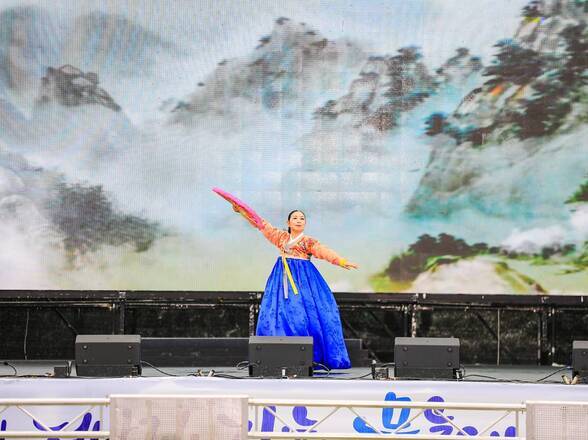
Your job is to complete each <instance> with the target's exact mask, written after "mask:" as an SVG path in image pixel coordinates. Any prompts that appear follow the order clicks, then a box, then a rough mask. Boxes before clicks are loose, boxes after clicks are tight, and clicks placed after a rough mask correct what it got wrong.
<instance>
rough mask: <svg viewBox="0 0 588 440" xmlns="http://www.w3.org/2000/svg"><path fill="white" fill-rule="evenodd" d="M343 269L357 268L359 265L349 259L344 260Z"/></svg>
mask: <svg viewBox="0 0 588 440" xmlns="http://www.w3.org/2000/svg"><path fill="white" fill-rule="evenodd" d="M343 268H344V269H347V270H349V269H359V266H358V265H357V264H355V263H352V262H351V261H346V262H345V264H344V265H343Z"/></svg>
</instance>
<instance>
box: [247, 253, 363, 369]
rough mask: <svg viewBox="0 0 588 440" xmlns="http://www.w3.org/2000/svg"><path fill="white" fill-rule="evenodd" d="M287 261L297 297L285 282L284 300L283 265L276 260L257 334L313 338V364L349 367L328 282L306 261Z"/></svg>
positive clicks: (289, 259)
mask: <svg viewBox="0 0 588 440" xmlns="http://www.w3.org/2000/svg"><path fill="white" fill-rule="evenodd" d="M287 261H288V266H289V267H290V272H291V273H292V278H293V279H294V283H295V284H296V287H297V289H298V295H296V294H294V292H293V291H292V287H291V286H290V283H288V298H285V297H284V296H285V295H284V283H283V276H284V265H283V263H282V259H281V257H278V260H277V261H276V264H275V265H274V268H273V270H272V273H271V274H270V276H269V278H268V280H267V284H266V286H265V291H264V294H263V298H262V300H261V308H260V311H259V320H258V321H257V331H256V334H257V335H258V336H312V337H313V341H314V344H313V348H314V362H316V363H319V364H323V365H326V366H327V367H328V368H330V369H332V368H337V369H342V368H351V362H350V361H349V355H348V354H347V348H346V347H345V341H344V339H343V330H342V328H341V318H340V317H339V308H338V307H337V303H336V302H335V297H334V296H333V293H332V292H331V289H329V286H328V285H327V282H326V281H325V279H324V278H323V277H322V276H321V274H320V273H319V271H318V270H317V268H316V267H315V266H314V264H312V263H311V262H310V261H309V260H303V259H299V258H288V259H287Z"/></svg>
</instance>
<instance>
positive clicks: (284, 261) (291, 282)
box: [282, 254, 298, 298]
mask: <svg viewBox="0 0 588 440" xmlns="http://www.w3.org/2000/svg"><path fill="white" fill-rule="evenodd" d="M282 264H283V265H284V273H285V274H286V276H287V277H288V281H290V286H292V291H293V292H294V295H298V288H297V287H296V283H295V282H294V278H292V272H290V266H288V262H287V261H286V257H285V256H284V254H282ZM287 288H288V287H287V286H286V284H285V283H284V296H285V297H286V298H287V297H288V292H287V291H286V289H287Z"/></svg>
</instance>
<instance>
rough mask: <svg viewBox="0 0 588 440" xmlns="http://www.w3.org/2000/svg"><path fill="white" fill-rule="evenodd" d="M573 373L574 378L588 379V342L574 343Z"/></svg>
mask: <svg viewBox="0 0 588 440" xmlns="http://www.w3.org/2000/svg"><path fill="white" fill-rule="evenodd" d="M572 371H573V376H580V377H581V378H588V341H574V342H573V343H572Z"/></svg>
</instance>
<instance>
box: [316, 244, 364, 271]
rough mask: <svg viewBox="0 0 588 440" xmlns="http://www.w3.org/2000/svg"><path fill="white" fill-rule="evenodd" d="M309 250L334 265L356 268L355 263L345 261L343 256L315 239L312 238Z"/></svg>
mask: <svg viewBox="0 0 588 440" xmlns="http://www.w3.org/2000/svg"><path fill="white" fill-rule="evenodd" d="M309 250H310V253H311V254H312V256H313V257H316V258H320V259H321V260H325V261H328V262H329V263H331V264H334V265H336V266H341V267H343V268H344V269H357V268H358V266H357V264H355V263H352V262H350V261H347V260H346V259H345V258H343V257H340V256H339V255H338V254H337V253H336V252H335V251H334V250H332V249H329V248H328V247H326V246H325V245H323V244H321V243H319V242H318V241H317V240H314V239H313V240H312V242H311V246H310V249H309Z"/></svg>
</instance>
